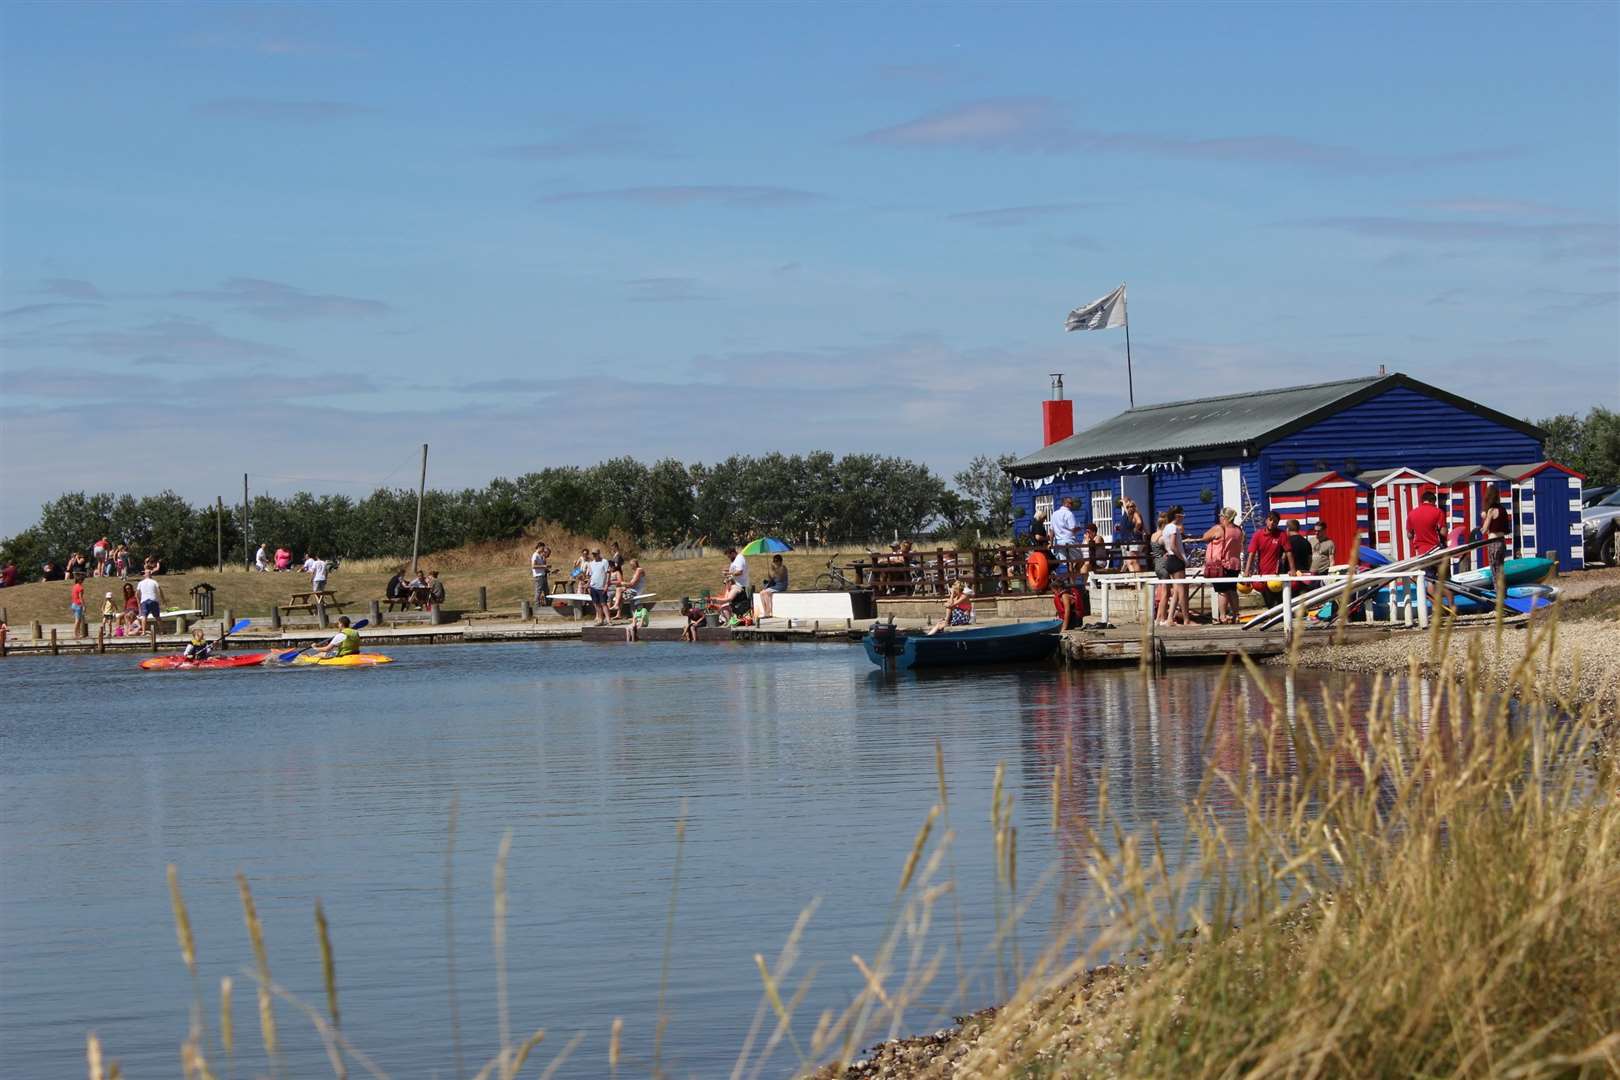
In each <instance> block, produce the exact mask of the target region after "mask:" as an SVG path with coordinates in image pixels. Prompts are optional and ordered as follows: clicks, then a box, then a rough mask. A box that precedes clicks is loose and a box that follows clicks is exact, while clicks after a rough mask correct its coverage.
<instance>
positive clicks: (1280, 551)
mask: <svg viewBox="0 0 1620 1080" xmlns="http://www.w3.org/2000/svg"><path fill="white" fill-rule="evenodd" d="M1280 521H1282V515H1281V514H1279V513H1277V511H1275V510H1271V511H1268V512H1267V514H1266V527H1265V528H1263V529H1256V530H1255V533H1254V535H1253V536H1252V537H1250V538H1249V552H1248V558H1247V560H1245V564H1244V568H1243V569H1244V573H1243V576H1244V577H1249V576H1251V575H1253V574H1255V573H1256V572H1258V573H1259V574H1260V575H1262V576H1264V577H1272V576H1273V575H1276V574H1278V573H1281V572H1282V571H1283V569H1284V568H1285V567H1286V568H1287V569H1288V570H1289V571H1290V572H1291V571H1292V570H1293V569H1294V555H1293V552H1291V551H1290V550H1289V548H1288V540H1287V538H1286V537H1285V536H1284V535H1283V531H1282V529H1281V528H1279V527H1278V523H1279V522H1280ZM1272 585H1273V582H1271V581H1263V582H1261V583H1260V585H1259V589H1260V599H1261V600H1263V601H1264V602H1265V605H1266V607H1268V608H1273V607H1276V606H1277V605H1278V604H1280V603H1282V590H1281V589H1280V588H1277V589H1273V588H1272Z"/></svg>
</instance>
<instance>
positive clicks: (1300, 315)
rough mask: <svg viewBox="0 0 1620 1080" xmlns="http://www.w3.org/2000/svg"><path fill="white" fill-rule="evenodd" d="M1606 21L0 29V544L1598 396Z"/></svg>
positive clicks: (1259, 18)
mask: <svg viewBox="0 0 1620 1080" xmlns="http://www.w3.org/2000/svg"><path fill="white" fill-rule="evenodd" d="M1617 10H1620V9H1617V7H1616V5H1613V4H1597V3H1592V4H1563V5H1558V4H1551V5H1538V6H1537V7H1535V8H1534V9H1533V15H1531V14H1530V11H1529V9H1525V8H1523V7H1520V6H1514V5H1505V4H1501V5H1477V6H1469V5H1462V4H1446V5H1393V4H1390V5H1292V6H1285V5H1281V4H1266V5H1247V6H1245V5H1237V4H1220V5H1187V6H1181V5H1171V4H1153V5H1147V4H1141V5H1132V6H1112V5H1094V6H1079V5H1063V6H1057V5H1035V4H1024V5H993V6H991V5H955V4H952V5H915V4H914V5H900V4H895V5H881V6H880V5H862V6H856V5H815V6H798V5H786V4H776V5H759V4H718V3H709V4H675V3H663V4H645V5H629V4H621V5H612V4H590V5H584V4H580V5H570V6H546V7H542V6H539V5H512V6H503V5H489V4H479V5H472V4H461V5H430V4H410V5H382V4H345V5H330V6H323V5H274V4H265V5H224V4H165V5H148V4H138V3H123V4H109V5H97V4H87V3H85V4H51V5H46V4H29V5H22V4H7V5H5V6H4V7H3V8H0V20H3V22H0V31H3V33H0V92H3V111H0V153H3V164H4V168H3V175H0V229H3V233H0V243H3V248H0V349H3V351H0V364H3V377H4V385H5V390H6V392H5V395H4V400H3V402H0V534H5V533H9V532H13V531H15V530H16V529H18V528H21V527H23V526H24V525H26V524H28V522H29V521H31V520H32V518H33V517H34V515H35V513H36V512H37V508H38V505H39V503H40V502H42V501H43V500H45V499H48V498H51V497H53V496H55V495H56V494H58V493H59V492H61V491H63V490H76V489H89V490H98V489H113V490H130V491H136V492H150V491H156V490H159V489H161V488H164V487H172V488H174V489H176V490H178V491H180V492H181V493H182V494H185V495H187V496H189V497H192V498H195V499H197V500H208V501H211V500H212V498H213V496H214V495H216V494H222V495H224V496H226V498H227V499H230V498H231V496H232V493H233V492H238V491H239V490H240V486H241V474H242V473H243V472H244V471H245V472H248V473H250V474H252V475H253V476H254V481H253V485H254V488H255V490H256V491H270V492H273V493H278V494H285V493H288V492H290V491H292V490H295V489H298V488H308V489H312V490H317V491H336V492H342V493H346V494H350V495H361V494H364V493H366V492H368V491H369V490H371V488H373V487H374V486H376V485H377V484H378V483H380V482H384V481H386V482H388V483H390V484H396V485H397V484H409V483H410V482H411V481H412V477H411V473H412V472H413V471H414V464H413V462H414V455H415V454H416V452H417V451H416V448H417V446H418V445H419V444H420V443H421V442H423V441H426V442H429V443H431V444H432V446H433V451H432V470H431V475H430V481H431V482H433V483H435V484H438V485H442V486H457V485H463V484H466V485H478V484H482V483H483V482H485V481H486V480H488V479H489V478H490V477H492V476H496V475H516V474H519V473H522V472H525V471H529V470H531V469H536V468H540V467H543V466H546V465H554V464H568V463H578V464H585V463H589V462H592V461H595V460H598V459H600V458H603V457H608V456H613V455H617V454H623V453H628V454H632V455H635V456H638V457H642V458H647V459H651V458H654V457H657V456H660V455H664V454H674V455H676V456H679V457H681V458H683V459H684V460H688V461H693V460H714V459H717V458H719V457H722V456H724V455H726V454H728V453H731V452H744V453H757V452H763V451H767V450H771V449H781V450H788V451H792V450H804V449H810V448H816V447H825V448H828V449H832V450H834V451H840V452H842V451H854V450H873V451H882V452H890V453H898V454H905V455H908V456H912V457H916V458H919V459H921V460H925V461H928V462H929V463H931V464H933V465H934V466H935V467H936V468H937V469H938V470H940V471H941V472H944V473H947V474H948V473H949V472H951V471H954V470H955V469H956V468H959V467H960V466H961V465H962V464H963V463H965V462H966V460H967V459H968V458H970V457H972V456H973V455H974V454H976V453H981V452H986V453H995V452H1001V451H1008V450H1017V451H1026V450H1029V449H1032V448H1033V447H1034V446H1035V445H1036V444H1037V443H1038V442H1039V432H1040V427H1039V406H1038V404H1037V403H1038V402H1039V400H1040V399H1041V398H1042V397H1044V396H1045V393H1046V386H1047V372H1049V371H1064V372H1067V373H1068V382H1069V385H1070V388H1071V396H1073V397H1075V398H1076V399H1077V402H1078V404H1077V421H1078V422H1079V423H1080V424H1082V425H1084V424H1087V423H1091V422H1095V421H1096V420H1099V419H1102V418H1104V417H1106V416H1108V415H1111V414H1112V413H1114V412H1115V411H1117V410H1118V409H1120V408H1122V407H1124V404H1125V380H1124V371H1123V364H1124V350H1123V344H1124V342H1123V337H1122V335H1121V334H1120V333H1119V332H1118V331H1111V332H1106V333H1079V334H1065V333H1064V331H1063V318H1064V315H1065V313H1066V312H1067V311H1068V309H1069V308H1071V307H1073V306H1075V305H1077V304H1080V303H1083V302H1086V301H1089V300H1092V299H1094V298H1096V297H1098V296H1101V295H1102V294H1104V293H1106V292H1107V291H1108V290H1110V289H1112V288H1113V287H1114V286H1115V285H1117V284H1119V283H1120V282H1121V281H1126V282H1129V286H1130V310H1131V314H1132V326H1131V336H1132V345H1133V351H1134V360H1135V373H1136V387H1137V399H1138V401H1139V402H1151V401H1163V400H1172V399H1176V398H1183V397H1189V396H1197V395H1200V394H1205V393H1217V392H1232V391H1240V390H1243V389H1245V388H1250V387H1254V388H1259V387H1265V386H1276V385H1290V384H1294V383H1300V382H1310V381H1316V380H1319V379H1326V378H1334V377H1341V376H1345V375H1353V374H1363V373H1369V372H1372V371H1375V370H1376V369H1377V367H1378V365H1379V364H1385V365H1387V366H1388V367H1389V368H1390V369H1391V370H1400V371H1405V372H1407V373H1409V374H1411V375H1414V376H1416V377H1418V378H1421V379H1426V380H1428V381H1432V382H1435V383H1438V384H1440V385H1442V386H1445V387H1446V388H1448V389H1451V390H1455V391H1458V392H1461V393H1465V394H1469V395H1471V396H1474V397H1477V398H1478V399H1479V400H1482V401H1484V402H1486V403H1487V404H1490V405H1493V406H1495V407H1497V408H1500V409H1503V410H1504V411H1507V412H1510V413H1513V414H1515V415H1522V416H1530V417H1535V416H1541V415H1545V414H1548V413H1552V412H1563V411H1584V410H1585V409H1586V408H1588V407H1590V406H1591V405H1593V404H1605V405H1608V406H1611V407H1615V406H1620V308H1617V303H1616V301H1617V295H1620V290H1617V282H1620V239H1617V238H1620V230H1617V225H1616V222H1617V218H1620V207H1617V205H1616V200H1617V197H1620V196H1617V192H1620V124H1617V122H1616V117H1617V112H1620V59H1617V58H1620V23H1617Z"/></svg>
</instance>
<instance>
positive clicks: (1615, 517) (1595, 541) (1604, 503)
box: [1581, 489, 1620, 566]
mask: <svg viewBox="0 0 1620 1080" xmlns="http://www.w3.org/2000/svg"><path fill="white" fill-rule="evenodd" d="M1616 532H1620V489H1617V490H1615V491H1611V492H1609V494H1608V495H1607V496H1606V497H1605V498H1603V499H1600V500H1599V501H1598V502H1597V503H1595V504H1593V505H1592V506H1588V507H1587V508H1586V509H1585V510H1582V511H1581V533H1582V537H1583V539H1584V540H1585V542H1586V564H1587V565H1588V566H1591V565H1593V564H1594V563H1608V564H1609V565H1610V566H1613V565H1614V564H1615V562H1614V539H1615V533H1616Z"/></svg>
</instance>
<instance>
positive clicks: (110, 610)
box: [101, 593, 119, 635]
mask: <svg viewBox="0 0 1620 1080" xmlns="http://www.w3.org/2000/svg"><path fill="white" fill-rule="evenodd" d="M118 611H119V609H118V606H117V605H116V604H114V603H113V594H112V593H108V594H107V598H106V599H105V600H103V601H102V602H101V632H102V634H103V635H107V634H111V633H112V632H113V631H114V629H115V628H116V627H117V626H118Z"/></svg>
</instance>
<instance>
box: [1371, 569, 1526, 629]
mask: <svg viewBox="0 0 1620 1080" xmlns="http://www.w3.org/2000/svg"><path fill="white" fill-rule="evenodd" d="M1552 571H1553V561H1552V560H1551V559H1539V558H1538V559H1507V560H1504V561H1503V563H1502V575H1503V576H1504V577H1505V578H1507V598H1508V600H1509V601H1510V603H1509V604H1508V605H1507V606H1508V608H1509V609H1510V610H1512V611H1517V612H1525V611H1535V610H1537V609H1539V608H1544V607H1546V606H1547V605H1548V604H1551V603H1552V602H1553V601H1555V600H1557V599H1558V590H1557V589H1556V588H1554V587H1553V586H1551V585H1545V584H1542V582H1544V581H1545V580H1546V579H1547V577H1548V576H1549V575H1550V574H1551V573H1552ZM1450 581H1451V582H1452V583H1454V584H1457V585H1460V586H1463V587H1464V588H1467V589H1471V590H1473V591H1475V592H1479V593H1489V594H1491V598H1492V599H1491V602H1490V603H1486V602H1485V601H1484V600H1483V599H1482V598H1477V597H1472V596H1464V595H1462V594H1460V593H1456V592H1451V591H1450V590H1447V591H1448V593H1450V601H1448V604H1449V603H1451V602H1452V601H1454V602H1455V607H1456V610H1457V614H1459V615H1479V614H1484V613H1487V612H1490V611H1494V610H1495V609H1496V603H1495V596H1496V580H1495V578H1493V577H1492V576H1491V571H1490V568H1489V567H1485V568H1482V569H1479V570H1469V571H1466V572H1465V573H1461V574H1457V575H1456V576H1454V577H1452V578H1451V579H1450ZM1394 595H1395V597H1396V598H1397V600H1398V601H1400V602H1402V603H1405V602H1406V601H1407V599H1408V598H1409V597H1410V596H1411V595H1412V586H1410V585H1397V586H1395V588H1394ZM1389 600H1390V590H1389V589H1388V588H1383V589H1379V590H1378V592H1377V593H1375V594H1374V595H1373V598H1372V607H1373V618H1375V619H1387V618H1389Z"/></svg>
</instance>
